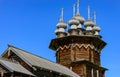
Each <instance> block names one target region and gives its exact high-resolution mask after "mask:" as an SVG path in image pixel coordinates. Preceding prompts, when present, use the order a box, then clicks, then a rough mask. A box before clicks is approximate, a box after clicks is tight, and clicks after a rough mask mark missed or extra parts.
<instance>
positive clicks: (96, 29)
mask: <svg viewBox="0 0 120 77" xmlns="http://www.w3.org/2000/svg"><path fill="white" fill-rule="evenodd" d="M93 30H94V31H98V32H99V31H100V30H101V29H100V27H99V26H94V27H93Z"/></svg>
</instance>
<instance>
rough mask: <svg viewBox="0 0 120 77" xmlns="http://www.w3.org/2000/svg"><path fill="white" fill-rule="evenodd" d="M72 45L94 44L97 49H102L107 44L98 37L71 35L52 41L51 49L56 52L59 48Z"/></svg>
mask: <svg viewBox="0 0 120 77" xmlns="http://www.w3.org/2000/svg"><path fill="white" fill-rule="evenodd" d="M72 43H80V44H81V43H82V44H83V43H88V44H93V45H94V46H95V47H96V48H97V49H102V48H103V47H104V46H105V45H106V44H107V43H106V42H104V41H103V40H102V39H101V38H99V37H97V36H77V35H71V36H66V37H62V38H55V39H53V40H52V41H51V43H50V46H49V48H51V49H53V50H56V49H57V48H58V47H60V46H63V45H68V44H72Z"/></svg>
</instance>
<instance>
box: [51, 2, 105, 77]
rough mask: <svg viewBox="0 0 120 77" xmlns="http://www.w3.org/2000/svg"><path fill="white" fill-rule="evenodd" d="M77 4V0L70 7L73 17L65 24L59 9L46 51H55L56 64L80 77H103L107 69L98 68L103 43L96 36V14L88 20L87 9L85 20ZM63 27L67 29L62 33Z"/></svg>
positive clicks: (97, 35) (99, 37)
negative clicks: (55, 27) (56, 21)
mask: <svg viewBox="0 0 120 77" xmlns="http://www.w3.org/2000/svg"><path fill="white" fill-rule="evenodd" d="M79 3H80V2H79V0H77V5H74V6H73V17H72V19H70V20H69V21H68V23H65V22H64V20H63V12H64V10H63V9H62V11H61V16H60V21H59V22H58V24H57V29H56V30H55V34H56V38H55V39H52V40H51V43H50V46H49V48H51V49H53V50H55V51H56V62H57V63H59V64H61V65H64V66H66V67H68V68H69V69H70V70H72V71H74V72H75V73H77V74H78V75H79V76H80V77H105V71H106V70H107V69H106V68H104V67H102V66H101V63H100V55H101V50H102V49H103V48H104V46H105V45H106V42H104V41H103V40H102V37H101V35H99V32H100V27H99V26H97V24H96V13H94V21H92V19H91V16H90V6H88V19H87V21H85V19H84V18H83V17H82V16H81V14H80V12H79ZM76 6H77V12H76V11H75V9H76ZM67 25H69V26H70V29H68V30H65V29H66V28H67Z"/></svg>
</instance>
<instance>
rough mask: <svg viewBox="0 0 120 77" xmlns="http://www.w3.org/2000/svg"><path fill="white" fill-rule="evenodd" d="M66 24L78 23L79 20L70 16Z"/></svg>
mask: <svg viewBox="0 0 120 77" xmlns="http://www.w3.org/2000/svg"><path fill="white" fill-rule="evenodd" d="M68 24H69V25H79V21H78V20H76V19H75V18H72V19H71V20H69V22H68Z"/></svg>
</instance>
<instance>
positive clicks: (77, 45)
mask: <svg viewBox="0 0 120 77" xmlns="http://www.w3.org/2000/svg"><path fill="white" fill-rule="evenodd" d="M70 47H72V48H75V47H78V48H79V49H80V48H82V47H84V48H85V49H87V48H88V47H90V48H91V49H94V50H95V51H96V50H97V49H96V48H95V47H94V46H93V45H91V44H69V45H64V46H63V47H62V46H60V47H59V48H58V49H57V51H60V50H62V51H63V50H64V49H70Z"/></svg>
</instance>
